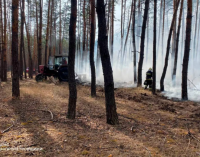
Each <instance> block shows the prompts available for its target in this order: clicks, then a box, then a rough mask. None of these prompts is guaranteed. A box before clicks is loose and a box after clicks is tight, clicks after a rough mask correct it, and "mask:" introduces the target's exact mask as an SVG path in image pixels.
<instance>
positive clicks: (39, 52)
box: [38, 0, 42, 69]
mask: <svg viewBox="0 0 200 157" xmlns="http://www.w3.org/2000/svg"><path fill="white" fill-rule="evenodd" d="M41 64H42V0H40V29H39V41H38V66H39V65H41ZM38 69H39V67H38Z"/></svg>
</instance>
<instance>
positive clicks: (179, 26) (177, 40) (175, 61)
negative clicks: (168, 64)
mask: <svg viewBox="0 0 200 157" xmlns="http://www.w3.org/2000/svg"><path fill="white" fill-rule="evenodd" d="M183 1H184V0H181V8H180V14H179V21H178V30H177V35H176V51H175V58H174V68H173V79H175V77H176V69H177V61H178V44H179V35H180V30H181V18H182V12H183Z"/></svg>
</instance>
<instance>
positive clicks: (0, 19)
mask: <svg viewBox="0 0 200 157" xmlns="http://www.w3.org/2000/svg"><path fill="white" fill-rule="evenodd" d="M2 14H3V8H2V1H1V0H0V29H1V30H0V43H2V44H0V56H1V80H3V78H4V76H3V75H4V71H3V69H4V65H3V63H4V62H3V46H2V45H3V15H2Z"/></svg>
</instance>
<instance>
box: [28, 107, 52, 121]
mask: <svg viewBox="0 0 200 157" xmlns="http://www.w3.org/2000/svg"><path fill="white" fill-rule="evenodd" d="M33 110H37V111H43V112H49V113H50V115H51V120H53V113H52V112H51V111H50V110H38V109H30V110H27V111H33Z"/></svg>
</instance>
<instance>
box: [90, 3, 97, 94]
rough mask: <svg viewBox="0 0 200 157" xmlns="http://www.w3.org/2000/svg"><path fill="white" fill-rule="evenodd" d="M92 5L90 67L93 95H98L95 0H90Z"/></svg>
mask: <svg viewBox="0 0 200 157" xmlns="http://www.w3.org/2000/svg"><path fill="white" fill-rule="evenodd" d="M90 5H91V30H90V67H91V96H92V97H95V96H96V73H95V65H94V42H95V25H96V23H95V0H90Z"/></svg>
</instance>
